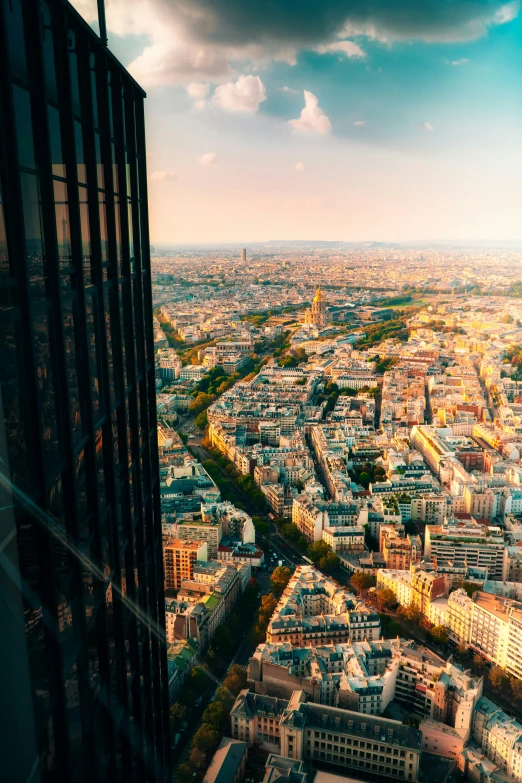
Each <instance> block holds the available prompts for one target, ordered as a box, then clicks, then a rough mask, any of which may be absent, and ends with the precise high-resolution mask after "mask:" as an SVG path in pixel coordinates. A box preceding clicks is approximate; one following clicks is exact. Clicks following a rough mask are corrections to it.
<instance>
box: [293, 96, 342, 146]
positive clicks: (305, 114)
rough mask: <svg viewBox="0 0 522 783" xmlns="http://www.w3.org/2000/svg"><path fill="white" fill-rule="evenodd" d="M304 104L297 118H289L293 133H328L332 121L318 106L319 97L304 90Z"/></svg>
mask: <svg viewBox="0 0 522 783" xmlns="http://www.w3.org/2000/svg"><path fill="white" fill-rule="evenodd" d="M304 99H305V106H304V109H303V110H302V112H301V114H300V116H299V119H297V120H290V121H289V122H288V124H289V125H290V126H291V128H292V130H293V132H294V133H318V134H320V135H325V134H327V133H330V131H331V129H332V123H331V122H330V120H329V118H328V116H327V115H326V114H325V112H324V111H323V110H322V109H320V108H319V99H318V98H317V96H316V95H314V94H313V92H309V91H308V90H305V91H304Z"/></svg>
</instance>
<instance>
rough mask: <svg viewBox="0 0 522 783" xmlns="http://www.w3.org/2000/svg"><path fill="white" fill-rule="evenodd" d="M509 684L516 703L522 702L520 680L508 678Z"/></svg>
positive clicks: (521, 684)
mask: <svg viewBox="0 0 522 783" xmlns="http://www.w3.org/2000/svg"><path fill="white" fill-rule="evenodd" d="M509 682H510V685H511V691H512V693H513V696H514V698H515V699H516V701H521V700H522V680H519V679H518V678H517V677H510V678H509Z"/></svg>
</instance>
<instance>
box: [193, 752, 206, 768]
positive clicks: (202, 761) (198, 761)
mask: <svg viewBox="0 0 522 783" xmlns="http://www.w3.org/2000/svg"><path fill="white" fill-rule="evenodd" d="M190 763H191V764H192V765H193V766H194V767H196V768H197V769H203V767H206V766H207V754H206V753H203V751H202V750H200V749H199V748H192V750H191V751H190Z"/></svg>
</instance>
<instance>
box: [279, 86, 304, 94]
mask: <svg viewBox="0 0 522 783" xmlns="http://www.w3.org/2000/svg"><path fill="white" fill-rule="evenodd" d="M279 89H280V90H281V92H288V93H292V95H299V92H300V90H294V88H293V87H288V85H286V84H285V85H284V86H283V87H280V88H279Z"/></svg>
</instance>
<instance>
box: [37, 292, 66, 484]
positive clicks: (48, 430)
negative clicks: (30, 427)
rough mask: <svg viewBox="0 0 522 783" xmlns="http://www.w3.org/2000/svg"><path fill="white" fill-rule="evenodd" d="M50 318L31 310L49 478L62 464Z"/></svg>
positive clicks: (43, 311)
mask: <svg viewBox="0 0 522 783" xmlns="http://www.w3.org/2000/svg"><path fill="white" fill-rule="evenodd" d="M50 320H51V319H50V316H49V315H48V313H47V311H46V310H45V309H44V307H42V306H40V307H39V308H33V312H32V326H33V345H34V353H35V363H36V369H37V376H38V387H37V388H38V395H39V401H40V406H39V416H40V431H41V433H42V440H43V448H44V452H45V455H46V461H45V466H46V469H47V471H48V473H49V474H50V475H52V474H53V473H54V472H55V471H56V468H57V466H58V465H59V464H60V463H61V461H62V457H63V454H62V449H61V442H62V441H59V439H58V429H57V421H58V412H57V409H56V397H55V391H54V376H53V371H52V363H51V343H50V340H51V335H50V332H51V327H50V324H49V321H50Z"/></svg>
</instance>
